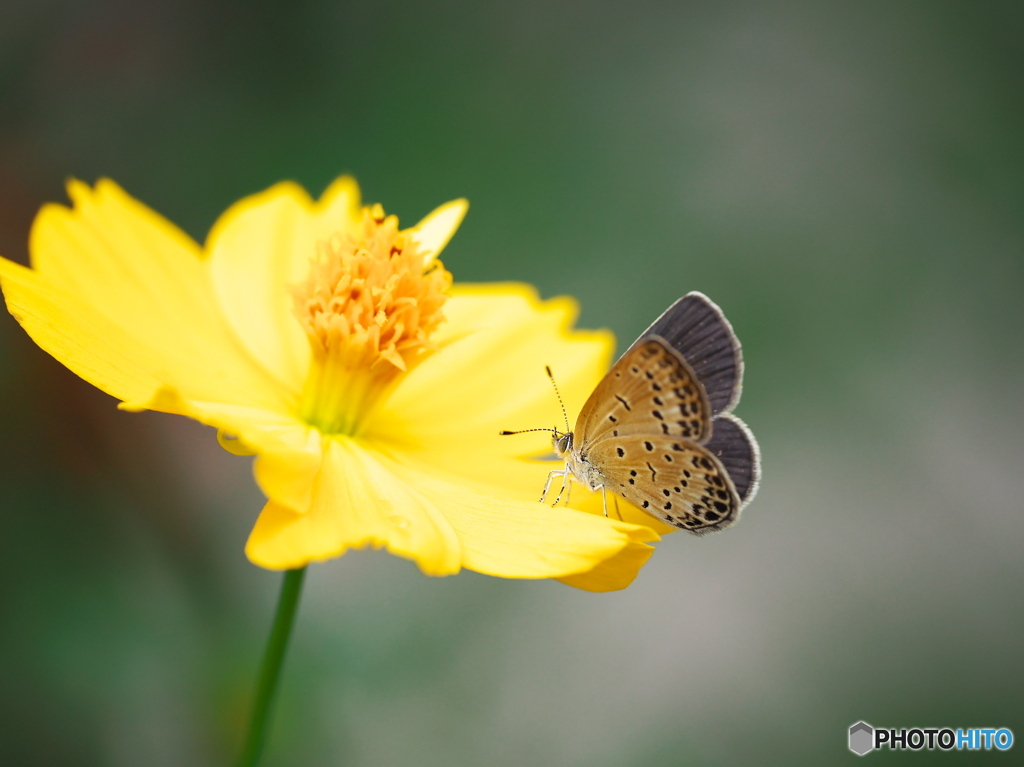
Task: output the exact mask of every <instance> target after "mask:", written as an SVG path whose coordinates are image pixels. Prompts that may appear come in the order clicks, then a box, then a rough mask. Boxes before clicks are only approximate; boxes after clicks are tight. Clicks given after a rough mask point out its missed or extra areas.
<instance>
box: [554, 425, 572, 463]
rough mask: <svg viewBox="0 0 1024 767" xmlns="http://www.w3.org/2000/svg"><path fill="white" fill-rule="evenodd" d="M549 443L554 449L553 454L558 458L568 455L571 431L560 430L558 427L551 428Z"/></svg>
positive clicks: (570, 447)
mask: <svg viewBox="0 0 1024 767" xmlns="http://www.w3.org/2000/svg"><path fill="white" fill-rule="evenodd" d="M551 444H552V446H553V447H554V449H555V455H557V456H558V457H559V458H565V457H566V456H567V455H569V451H571V450H572V432H571V431H565V432H562V431H559V430H558V429H552V430H551Z"/></svg>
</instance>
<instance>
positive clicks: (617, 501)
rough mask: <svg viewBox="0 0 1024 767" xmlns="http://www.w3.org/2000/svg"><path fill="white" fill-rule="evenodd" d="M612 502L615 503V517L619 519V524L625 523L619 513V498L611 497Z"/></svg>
mask: <svg viewBox="0 0 1024 767" xmlns="http://www.w3.org/2000/svg"><path fill="white" fill-rule="evenodd" d="M612 500H613V501H614V502H615V516H617V517H618V518H619V522H625V521H626V520H624V519H623V518H622V512H621V511H619V496H618V495H613V496H612Z"/></svg>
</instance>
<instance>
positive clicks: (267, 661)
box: [238, 567, 306, 767]
mask: <svg viewBox="0 0 1024 767" xmlns="http://www.w3.org/2000/svg"><path fill="white" fill-rule="evenodd" d="M305 576H306V568H304V567H303V568H302V569H301V570H287V571H285V574H284V582H283V583H282V584H281V596H280V597H279V598H278V600H277V614H276V615H275V616H274V625H273V626H272V627H271V629H270V639H269V640H268V641H267V651H266V653H265V654H264V655H263V667H262V668H261V669H260V680H259V685H258V686H257V688H256V702H255V703H254V704H253V708H252V720H251V721H250V722H249V735H248V737H246V739H245V749H244V750H243V751H242V757H241V759H239V760H238V767H255V765H256V764H257V763H258V762H259V760H260V753H261V752H262V751H263V742H264V740H266V732H267V723H268V720H269V718H270V707H271V704H272V703H273V702H274V692H275V691H276V689H277V680H278V678H279V677H280V676H281V666H282V665H283V663H284V654H285V651H287V649H288V637H289V636H291V633H292V623H294V621H295V611H296V610H297V609H298V606H299V595H300V594H301V593H302V581H303V579H304V578H305Z"/></svg>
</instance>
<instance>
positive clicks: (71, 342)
mask: <svg viewBox="0 0 1024 767" xmlns="http://www.w3.org/2000/svg"><path fill="white" fill-rule="evenodd" d="M0 284H2V285H3V291H4V297H5V298H6V300H7V308H8V310H10V312H11V314H13V315H14V318H15V319H16V320H17V321H18V322H20V323H21V325H22V327H24V328H25V331H26V332H27V333H28V334H29V335H30V336H31V337H32V340H33V341H35V342H36V343H37V344H39V346H41V347H42V348H43V349H45V350H46V351H48V352H49V353H50V354H52V355H53V356H54V357H56V358H57V359H58V360H60V361H61V362H62V363H64V365H66V366H67V367H68V368H70V369H71V371H72V372H74V373H75V374H76V375H78V376H80V377H82V378H84V379H85V380H86V381H88V382H89V383H91V384H92V385H93V386H95V387H97V388H99V389H101V390H103V391H105V392H106V393H107V394H109V395H111V396H112V397H117V398H118V399H140V398H145V397H148V396H150V395H151V394H152V393H153V391H154V390H155V389H157V388H158V387H159V386H160V384H161V381H160V380H159V378H157V377H156V376H155V375H154V373H153V371H154V369H156V368H157V367H158V366H157V364H156V363H155V362H154V360H152V359H150V358H148V357H147V352H148V349H146V348H140V347H139V344H138V343H136V341H135V340H134V339H133V338H132V337H131V336H130V335H128V334H127V333H125V332H124V330H123V328H121V327H119V326H117V325H115V324H114V323H113V322H111V321H110V320H108V319H107V318H106V317H105V316H103V315H102V314H100V313H98V312H97V311H95V310H94V309H93V308H92V307H90V306H88V305H86V304H84V303H82V301H80V300H79V299H78V297H77V296H75V295H72V294H70V293H67V292H65V291H63V290H61V289H60V288H56V287H54V286H53V285H50V284H48V283H47V282H46V281H44V280H42V279H41V278H40V277H39V275H38V273H36V272H34V271H32V270H31V269H26V268H25V267H23V266H21V265H19V264H15V263H13V262H12V261H8V260H6V259H3V258H0Z"/></svg>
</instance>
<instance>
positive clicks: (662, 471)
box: [501, 292, 761, 535]
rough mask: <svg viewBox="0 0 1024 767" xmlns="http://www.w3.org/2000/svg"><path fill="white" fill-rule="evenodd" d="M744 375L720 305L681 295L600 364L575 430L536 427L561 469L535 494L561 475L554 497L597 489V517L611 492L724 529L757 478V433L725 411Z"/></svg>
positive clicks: (681, 521) (689, 524)
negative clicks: (601, 371) (601, 373)
mask: <svg viewBox="0 0 1024 767" xmlns="http://www.w3.org/2000/svg"><path fill="white" fill-rule="evenodd" d="M548 374H549V376H550V375H551V373H550V368H549V369H548ZM742 379H743V358H742V354H741V351H740V343H739V340H738V339H737V338H736V334H735V333H734V332H733V329H732V326H731V325H730V324H729V321H728V320H726V318H725V315H724V314H723V313H722V310H721V309H720V308H719V307H718V306H717V305H716V304H715V303H714V302H713V301H712V300H711V299H709V298H708V297H707V296H705V295H704V294H703V293H698V292H692V293H688V294H686V295H685V296H683V297H682V298H680V299H679V300H678V301H676V302H675V303H674V304H672V306H670V307H669V308H668V309H667V310H666V311H665V313H664V314H662V315H661V316H660V317H659V318H658V319H657V320H655V322H654V323H653V324H652V325H651V326H650V327H649V328H648V329H647V330H645V331H644V332H643V333H642V334H641V335H640V337H639V338H638V339H637V340H636V341H635V342H634V343H633V345H632V346H630V347H629V349H627V350H626V352H625V353H624V354H623V355H622V356H621V357H620V358H619V360H618V361H617V362H616V363H615V365H614V366H613V367H612V369H611V370H610V371H608V374H607V375H605V377H604V378H603V379H602V380H601V382H600V383H599V384H598V385H597V388H595V389H594V391H593V393H592V394H591V395H590V397H589V398H588V399H587V401H586V404H584V406H583V409H582V410H581V411H580V414H579V417H578V418H577V419H576V428H575V429H572V430H570V429H569V423H568V418H566V430H565V431H564V432H563V431H560V430H558V429H543V431H551V432H552V444H553V447H554V451H555V454H556V455H557V456H558V457H559V458H561V459H564V460H565V467H564V468H563V469H556V470H554V471H552V472H551V473H550V474H549V475H548V481H547V483H546V484H545V486H544V492H543V494H542V496H541V500H542V501H543V500H544V499H545V498H546V497H547V496H548V491H549V489H550V486H551V482H552V480H553V479H554V478H556V477H561V478H562V491H560V492H559V494H558V497H556V499H555V503H556V504H557V503H558V501H559V499H560V498H561V496H562V493H563V492H565V490H566V489H567V487H568V484H569V482H570V480H575V481H576V482H578V483H580V484H581V485H584V486H585V487H587V488H589V489H590V490H592V491H596V490H601V491H602V494H604V495H605V515H607V513H608V511H607V495H606V494H607V493H608V492H613V493H617V494H618V495H621V496H622V497H623V498H625V499H626V500H627V501H629V502H630V503H632V504H633V505H634V506H637V507H639V508H641V509H643V510H644V511H646V512H647V513H648V514H650V515H651V516H652V517H655V518H656V519H659V520H661V521H662V522H666V523H668V524H670V525H673V526H675V527H678V528H681V529H683V530H687V531H689V532H691V533H694V534H695V535H702V534H704V533H707V532H711V531H714V530H722V529H724V528H726V527H729V526H730V525H732V524H733V523H734V522H736V520H737V519H739V515H740V511H741V510H742V509H743V507H745V506H746V505H747V504H748V503H750V501H751V500H752V499H753V497H754V494H755V493H756V492H757V487H758V484H759V482H760V478H761V457H760V451H759V449H758V446H757V441H756V440H755V439H754V435H753V434H752V433H751V431H750V429H749V428H747V425H746V424H745V423H743V421H741V420H740V419H739V418H737V417H736V416H735V415H733V414H732V409H733V408H734V407H735V406H736V404H737V403H738V402H739V399H740V392H741V389H742V385H743V380H742ZM552 382H554V378H553V377H552ZM556 391H557V386H556ZM559 399H561V398H559ZM563 409H564V408H563ZM525 431H536V430H534V429H527V430H525ZM501 433H502V434H505V435H507V434H519V433H521V432H518V431H515V432H510V431H503V432H501Z"/></svg>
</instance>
